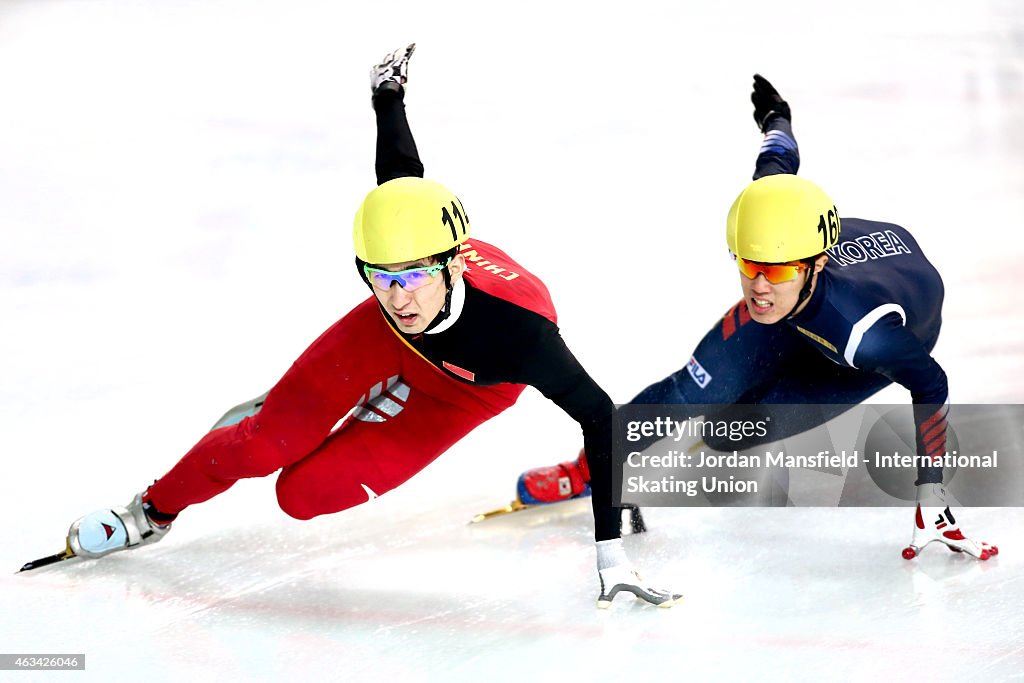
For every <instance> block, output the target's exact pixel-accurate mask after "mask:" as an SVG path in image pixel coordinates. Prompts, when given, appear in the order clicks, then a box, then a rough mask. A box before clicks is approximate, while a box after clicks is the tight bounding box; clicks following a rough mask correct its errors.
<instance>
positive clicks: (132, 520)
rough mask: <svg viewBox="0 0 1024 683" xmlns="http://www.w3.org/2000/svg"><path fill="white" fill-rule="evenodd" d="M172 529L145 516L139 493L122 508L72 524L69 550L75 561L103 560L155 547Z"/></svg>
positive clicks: (96, 514) (103, 511) (168, 524)
mask: <svg viewBox="0 0 1024 683" xmlns="http://www.w3.org/2000/svg"><path fill="white" fill-rule="evenodd" d="M170 529H171V525H170V523H167V524H157V523H156V522H153V521H151V520H150V519H149V517H147V516H146V512H145V510H143V505H142V494H141V493H139V494H137V495H136V496H135V498H133V499H132V502H130V503H128V505H126V506H125V507H115V508H110V509H107V510H97V511H96V512H91V513H89V514H88V515H86V516H85V517H82V518H81V519H79V520H77V521H75V522H74V523H73V524H72V525H71V528H70V529H69V530H68V547H69V548H70V549H71V551H72V552H73V553H74V554H75V555H77V556H78V557H103V556H104V555H109V554H110V553H113V552H117V551H118V550H127V549H129V548H134V547H136V546H140V545H148V544H150V543H156V542H157V541H159V540H160V539H161V538H163V537H164V535H165V534H166V533H167V532H168V531H170Z"/></svg>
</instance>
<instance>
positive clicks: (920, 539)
mask: <svg viewBox="0 0 1024 683" xmlns="http://www.w3.org/2000/svg"><path fill="white" fill-rule="evenodd" d="M946 499H947V493H946V487H945V486H943V485H942V484H921V485H919V486H918V487H917V513H916V515H915V519H914V536H913V539H912V540H911V541H910V545H909V546H907V547H906V548H904V549H903V559H905V560H912V559H914V558H915V557H917V555H918V554H919V553H920V552H921V550H922V549H923V548H924V547H925V546H926V545H928V544H929V543H931V542H932V541H938V542H940V543H943V544H945V545H946V547H948V548H949V549H950V550H952V551H953V552H957V553H967V554H968V555H970V556H971V557H974V558H977V559H979V560H987V559H988V558H990V557H993V556H995V555H998V554H999V548H997V547H996V546H994V545H989V544H988V543H985V542H982V541H975V540H972V539H970V538H967V537H966V536H964V535H963V533H962V532H961V531H960V526H959V525H958V524H957V522H956V519H955V518H954V517H953V513H952V512H951V511H950V509H949V504H948V503H947V501H946ZM953 502H954V504H955V501H953Z"/></svg>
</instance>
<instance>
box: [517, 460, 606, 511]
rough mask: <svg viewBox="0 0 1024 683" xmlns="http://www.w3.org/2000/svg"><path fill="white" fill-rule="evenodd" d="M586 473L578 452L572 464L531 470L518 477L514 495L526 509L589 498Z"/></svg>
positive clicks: (588, 478) (588, 477) (587, 475)
mask: <svg viewBox="0 0 1024 683" xmlns="http://www.w3.org/2000/svg"><path fill="white" fill-rule="evenodd" d="M588 481H590V471H589V470H588V469H587V458H586V456H585V455H584V454H583V451H580V457H579V458H577V459H576V460H575V461H568V462H563V463H560V464H558V465H554V466H551V467H534V468H533V469H532V470H526V471H525V472H523V473H522V474H520V475H519V481H517V482H516V494H517V495H518V496H519V501H520V502H522V503H524V504H526V505H541V504H544V503H558V502H561V501H563V500H569V499H570V498H576V497H578V496H585V495H589V494H590V485H589V484H588V483H587V482H588Z"/></svg>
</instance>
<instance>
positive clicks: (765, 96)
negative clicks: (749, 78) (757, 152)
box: [750, 74, 793, 133]
mask: <svg viewBox="0 0 1024 683" xmlns="http://www.w3.org/2000/svg"><path fill="white" fill-rule="evenodd" d="M750 101H751V102H753V103H754V121H755V122H756V123H757V127H758V128H760V129H761V132H762V133H763V132H765V130H766V129H767V127H768V121H769V120H770V119H771V118H772V117H773V116H781V117H782V118H784V119H786V120H787V121H790V122H792V121H793V115H792V114H791V113H790V112H789V103H788V102H786V100H784V99H782V96H781V95H779V91H778V90H776V89H775V87H774V86H773V85H772V84H771V83H769V82H768V79H766V78H765V77H764V76H762V75H761V74H754V92H752V93H750Z"/></svg>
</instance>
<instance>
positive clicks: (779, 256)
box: [726, 174, 842, 263]
mask: <svg viewBox="0 0 1024 683" xmlns="http://www.w3.org/2000/svg"><path fill="white" fill-rule="evenodd" d="M841 231H842V224H841V223H840V222H839V212H838V211H837V210H836V207H835V204H833V203H832V200H831V199H830V198H829V196H828V195H827V194H825V191H824V190H822V189H821V188H820V187H818V186H817V185H815V184H814V183H812V182H811V181H809V180H805V179H803V178H801V177H799V176H795V175H789V174H779V175H770V176H765V177H763V178H758V179H757V180H755V181H754V182H752V183H750V184H749V185H747V187H746V188H745V189H744V190H743V192H740V196H739V197H737V198H736V201H735V202H733V205H732V208H731V209H729V218H728V219H727V221H726V240H727V241H728V243H729V250H730V251H731V252H732V253H733V254H735V255H736V256H739V257H740V258H743V259H746V260H748V261H760V262H761V263H788V262H789V261H797V260H800V259H806V258H811V257H812V256H817V255H818V254H820V253H822V252H823V251H825V250H826V249H829V248H830V247H834V246H835V245H836V244H837V243H838V242H839V234H840V232H841Z"/></svg>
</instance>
